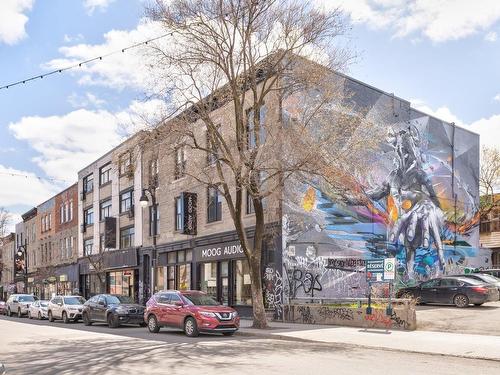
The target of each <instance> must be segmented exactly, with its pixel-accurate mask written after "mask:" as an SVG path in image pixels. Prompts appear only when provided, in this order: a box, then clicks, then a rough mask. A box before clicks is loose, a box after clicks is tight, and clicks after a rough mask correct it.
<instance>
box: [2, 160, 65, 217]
mask: <svg viewBox="0 0 500 375" xmlns="http://www.w3.org/2000/svg"><path fill="white" fill-rule="evenodd" d="M0 186H2V188H1V189H0V202H2V206H3V207H5V208H7V209H8V210H9V211H10V209H9V208H10V207H13V206H18V205H23V206H36V205H38V204H40V203H41V202H43V201H45V200H46V199H48V198H49V197H51V196H53V195H54V194H56V193H57V192H58V191H59V190H60V186H58V184H55V183H52V182H50V181H48V180H43V179H39V178H37V176H36V175H35V174H33V173H31V172H27V171H23V170H18V169H14V168H10V167H6V166H4V165H1V164H0Z"/></svg>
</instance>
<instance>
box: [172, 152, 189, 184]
mask: <svg viewBox="0 0 500 375" xmlns="http://www.w3.org/2000/svg"><path fill="white" fill-rule="evenodd" d="M185 173H186V151H185V149H184V146H180V147H177V148H176V149H175V176H174V177H175V179H176V180H177V179H179V178H181V177H184V175H185Z"/></svg>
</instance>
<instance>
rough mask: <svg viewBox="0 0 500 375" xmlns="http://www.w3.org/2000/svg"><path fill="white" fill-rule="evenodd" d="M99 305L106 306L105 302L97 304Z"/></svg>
mask: <svg viewBox="0 0 500 375" xmlns="http://www.w3.org/2000/svg"><path fill="white" fill-rule="evenodd" d="M97 304H98V305H101V306H106V302H104V301H99V302H97Z"/></svg>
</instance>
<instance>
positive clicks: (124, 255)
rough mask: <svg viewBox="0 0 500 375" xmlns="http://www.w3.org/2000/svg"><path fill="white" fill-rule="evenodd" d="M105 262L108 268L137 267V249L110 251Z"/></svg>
mask: <svg viewBox="0 0 500 375" xmlns="http://www.w3.org/2000/svg"><path fill="white" fill-rule="evenodd" d="M104 263H105V265H106V268H129V267H137V266H138V265H139V260H138V256H137V249H136V248H132V249H128V250H116V251H110V252H108V253H106V256H105V262H104Z"/></svg>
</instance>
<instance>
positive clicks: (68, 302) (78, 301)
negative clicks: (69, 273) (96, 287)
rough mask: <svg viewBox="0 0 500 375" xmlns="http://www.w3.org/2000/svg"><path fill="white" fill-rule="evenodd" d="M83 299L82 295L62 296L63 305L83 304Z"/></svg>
mask: <svg viewBox="0 0 500 375" xmlns="http://www.w3.org/2000/svg"><path fill="white" fill-rule="evenodd" d="M84 303H85V300H84V299H83V298H82V297H64V304H65V305H83V304H84Z"/></svg>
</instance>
